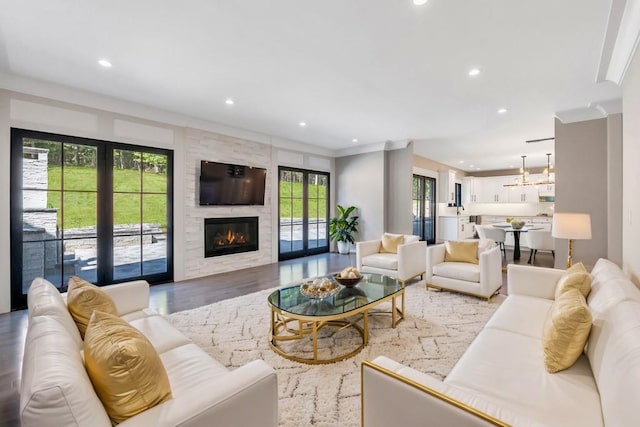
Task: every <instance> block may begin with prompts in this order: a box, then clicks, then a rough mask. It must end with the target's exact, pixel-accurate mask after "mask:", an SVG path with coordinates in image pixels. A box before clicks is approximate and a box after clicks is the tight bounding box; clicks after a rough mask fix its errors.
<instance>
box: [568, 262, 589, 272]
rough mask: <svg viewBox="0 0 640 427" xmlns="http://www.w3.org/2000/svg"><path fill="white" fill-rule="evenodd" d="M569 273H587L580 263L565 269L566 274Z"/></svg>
mask: <svg viewBox="0 0 640 427" xmlns="http://www.w3.org/2000/svg"><path fill="white" fill-rule="evenodd" d="M569 273H588V271H587V269H586V268H585V266H584V264H583V263H582V262H579V263H577V264H573V265H572V266H571V267H569V268H567V274H569Z"/></svg>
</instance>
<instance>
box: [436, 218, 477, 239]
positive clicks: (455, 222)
mask: <svg viewBox="0 0 640 427" xmlns="http://www.w3.org/2000/svg"><path fill="white" fill-rule="evenodd" d="M439 225H440V227H439V230H440V231H439V233H438V234H439V235H440V240H462V239H471V238H473V224H471V223H470V222H469V216H468V215H460V216H441V217H440V221H439Z"/></svg>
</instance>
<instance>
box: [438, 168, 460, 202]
mask: <svg viewBox="0 0 640 427" xmlns="http://www.w3.org/2000/svg"><path fill="white" fill-rule="evenodd" d="M438 178H439V180H440V186H439V187H440V195H439V196H438V199H439V200H440V203H454V202H455V201H456V171H454V170H444V171H440V172H439V173H438Z"/></svg>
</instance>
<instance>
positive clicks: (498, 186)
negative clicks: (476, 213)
mask: <svg viewBox="0 0 640 427" xmlns="http://www.w3.org/2000/svg"><path fill="white" fill-rule="evenodd" d="M508 182H510V181H509V180H508V179H507V178H506V177H502V176H492V177H488V178H482V181H481V185H482V191H480V192H479V196H480V197H479V198H478V202H479V203H507V202H508V201H509V200H508V197H509V192H508V191H507V187H505V186H504V184H506V183H508Z"/></svg>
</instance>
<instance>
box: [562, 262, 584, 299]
mask: <svg viewBox="0 0 640 427" xmlns="http://www.w3.org/2000/svg"><path fill="white" fill-rule="evenodd" d="M572 268H573V267H572ZM569 289H577V290H578V291H580V293H581V294H582V296H583V297H585V298H586V297H587V296H589V292H591V275H590V274H589V273H587V272H586V271H579V272H569V271H567V273H566V274H564V275H563V276H562V277H561V278H560V280H558V283H557V284H556V298H555V299H558V298H559V297H560V295H562V293H564V292H566V291H568V290H569Z"/></svg>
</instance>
